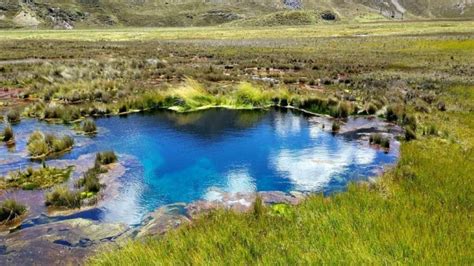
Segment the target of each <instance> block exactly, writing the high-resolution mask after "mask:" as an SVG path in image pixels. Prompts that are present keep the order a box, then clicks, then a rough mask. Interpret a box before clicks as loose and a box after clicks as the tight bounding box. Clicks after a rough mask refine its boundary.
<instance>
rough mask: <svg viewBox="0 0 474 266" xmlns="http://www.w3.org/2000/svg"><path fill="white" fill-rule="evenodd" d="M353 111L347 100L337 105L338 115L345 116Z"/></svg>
mask: <svg viewBox="0 0 474 266" xmlns="http://www.w3.org/2000/svg"><path fill="white" fill-rule="evenodd" d="M350 113H351V105H350V104H349V103H347V102H340V103H339V105H338V106H337V111H336V114H335V115H336V117H340V118H345V117H348V116H349V114H350Z"/></svg>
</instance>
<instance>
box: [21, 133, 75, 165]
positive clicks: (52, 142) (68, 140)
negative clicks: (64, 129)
mask: <svg viewBox="0 0 474 266" xmlns="http://www.w3.org/2000/svg"><path fill="white" fill-rule="evenodd" d="M73 145H74V139H73V138H72V137H71V136H68V135H64V136H61V137H58V136H56V135H53V134H44V133H42V132H40V131H34V132H33V133H32V134H31V135H30V137H29V139H28V146H27V149H28V153H29V154H30V156H31V158H33V159H42V158H45V157H47V156H51V155H54V154H60V153H64V152H66V151H69V150H71V149H72V147H73Z"/></svg>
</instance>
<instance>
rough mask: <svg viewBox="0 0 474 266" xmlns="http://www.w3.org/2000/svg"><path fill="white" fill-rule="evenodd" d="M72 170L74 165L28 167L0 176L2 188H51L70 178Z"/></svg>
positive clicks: (0, 186)
mask: <svg viewBox="0 0 474 266" xmlns="http://www.w3.org/2000/svg"><path fill="white" fill-rule="evenodd" d="M72 170H73V167H72V166H69V167H66V168H55V167H41V168H37V169H33V168H32V167H28V168H27V169H26V170H25V171H12V172H10V173H8V175H7V176H6V177H5V178H0V188H21V189H24V190H32V189H37V188H40V189H44V188H50V187H53V186H54V185H57V184H61V183H64V182H65V181H66V180H68V179H69V177H70V176H71V173H72Z"/></svg>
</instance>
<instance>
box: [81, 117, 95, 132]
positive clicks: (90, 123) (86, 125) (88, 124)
mask: <svg viewBox="0 0 474 266" xmlns="http://www.w3.org/2000/svg"><path fill="white" fill-rule="evenodd" d="M82 131H84V132H85V133H87V134H92V133H95V132H97V126H96V124H95V121H94V120H92V119H86V120H85V121H84V122H83V123H82Z"/></svg>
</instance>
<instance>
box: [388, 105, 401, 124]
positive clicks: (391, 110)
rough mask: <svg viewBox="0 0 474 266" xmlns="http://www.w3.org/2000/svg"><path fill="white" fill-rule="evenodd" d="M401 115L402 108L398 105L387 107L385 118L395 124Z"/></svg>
mask: <svg viewBox="0 0 474 266" xmlns="http://www.w3.org/2000/svg"><path fill="white" fill-rule="evenodd" d="M402 113H403V110H402V107H401V106H399V105H389V106H388V107H387V112H386V113H385V117H386V118H387V120H388V121H391V122H396V121H398V119H399V118H400V117H401V115H402Z"/></svg>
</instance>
